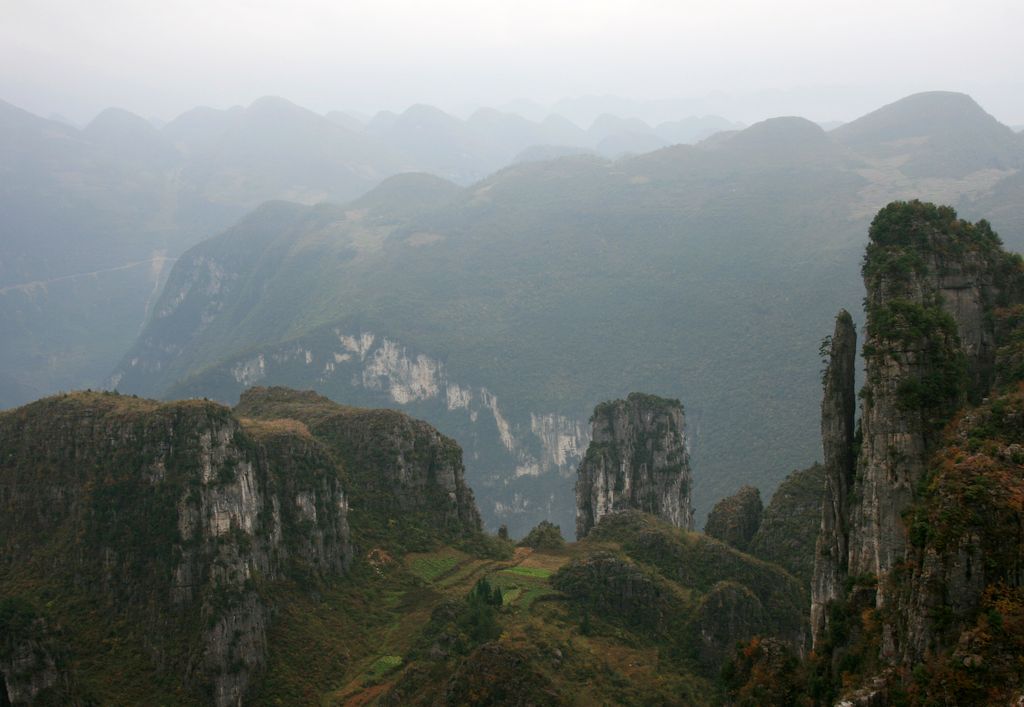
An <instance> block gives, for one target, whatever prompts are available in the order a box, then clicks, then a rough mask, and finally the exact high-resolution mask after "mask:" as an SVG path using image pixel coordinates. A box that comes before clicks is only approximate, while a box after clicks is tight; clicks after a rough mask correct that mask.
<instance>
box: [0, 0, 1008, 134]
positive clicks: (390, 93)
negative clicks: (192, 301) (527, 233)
mask: <svg viewBox="0 0 1024 707" xmlns="http://www.w3.org/2000/svg"><path fill="white" fill-rule="evenodd" d="M1021 28H1024V2H1021V1H1020V0H972V1H971V2H966V1H965V0H842V1H838V0H837V1H831V0H819V1H817V2H809V1H806V0H774V1H771V2H766V1H765V0H719V1H717V2H712V1H701V2H694V1H692V0H676V1H674V2H672V1H665V0H629V1H628V2H621V1H609V0H581V1H577V0H572V1H564V2H559V1H558V0H471V1H462V0H459V1H456V0H430V1H429V2H423V1H422V0H370V1H364V0H291V1H290V2H279V1H271V0H231V1H227V2H219V1H218V0H202V1H198V0H172V1H168V0H161V1H160V2H150V0H0V100H5V101H8V102H10V103H14V104H15V105H18V106H20V107H22V108H25V109H26V110H30V111H32V112H34V113H37V114H40V115H44V116H48V115H51V114H60V115H62V116H65V117H66V118H68V119H70V120H72V121H74V122H78V123H85V122H87V121H88V120H90V119H91V118H92V117H93V116H95V115H96V114H97V113H98V112H99V111H100V110H102V109H103V108H106V107H109V106H117V107H121V108H125V109H127V110H130V111H132V112H135V113H138V114H139V115H142V116H144V117H147V118H159V119H163V120H168V119H171V118H173V117H174V116H176V115H178V114H180V113H182V112H184V111H185V110H187V109H189V108H191V107H194V106H197V105H208V106H213V107H218V108H226V107H230V106H232V105H247V104H249V103H251V102H252V101H253V100H254V99H256V98H258V97H260V96H265V95H277V96H282V97H284V98H287V99H289V100H291V101H293V102H295V103H298V104H300V105H303V106H305V107H307V108H311V109H313V110H315V111H317V112H321V113H322V112H327V111H330V110H348V111H357V112H360V113H363V114H373V113H375V112H376V111H378V110H381V109H388V110H396V111H397V110H402V109H404V108H405V107H407V106H409V105H411V104H414V103H429V104H432V105H436V106H438V107H440V108H442V109H445V110H448V111H450V112H454V113H456V114H460V115H465V114H467V113H468V112H469V111H471V110H472V109H473V108H475V107H478V106H505V105H507V104H509V102H510V101H513V100H517V99H520V100H522V99H525V100H528V101H531V102H532V106H533V108H534V109H535V110H537V111H539V112H544V111H546V110H548V109H550V107H551V106H553V105H555V104H556V103H557V102H558V101H559V100H560V99H564V98H573V97H580V96H590V95H596V96H606V95H614V96H621V97H625V98H629V99H634V101H648V102H649V101H660V102H661V103H660V104H659V105H660V109H661V111H662V112H665V111H667V112H685V113H687V114H690V113H692V114H703V113H719V114H721V115H724V116H725V117H727V118H730V119H732V120H741V121H744V122H748V123H749V122H753V121H755V120H759V119H763V118H767V117H772V116H775V115H803V116H805V117H808V118H811V119H813V120H819V121H829V120H850V119H852V118H855V117H857V116H858V115H861V114H863V113H866V112H868V111H870V110H872V109H874V108H877V107H879V106H881V105H883V104H885V103H889V102H892V101H893V100H896V99H898V98H900V97H902V96H905V95H908V94H910V93H915V92H918V91H925V90H937V89H942V90H953V91H963V92H965V93H969V94H970V95H972V96H973V97H974V98H975V99H976V100H977V101H978V102H979V103H980V104H981V105H982V106H983V107H984V108H985V109H986V110H988V111H989V112H990V113H992V114H993V115H995V116H996V117H997V118H999V119H1000V120H1002V121H1003V122H1005V123H1008V124H1011V125H1016V124H1024V51H1021V48H1020V30H1021ZM521 105H526V104H521ZM648 107H650V106H648ZM643 110H645V109H644V107H643V105H641V104H639V103H637V104H636V106H635V112H637V113H640V112H642V111H643ZM584 112H585V111H584ZM581 115H582V114H581ZM641 117H645V116H643V115H641ZM675 117H684V115H682V114H681V115H677V116H675ZM584 127H585V126H584Z"/></svg>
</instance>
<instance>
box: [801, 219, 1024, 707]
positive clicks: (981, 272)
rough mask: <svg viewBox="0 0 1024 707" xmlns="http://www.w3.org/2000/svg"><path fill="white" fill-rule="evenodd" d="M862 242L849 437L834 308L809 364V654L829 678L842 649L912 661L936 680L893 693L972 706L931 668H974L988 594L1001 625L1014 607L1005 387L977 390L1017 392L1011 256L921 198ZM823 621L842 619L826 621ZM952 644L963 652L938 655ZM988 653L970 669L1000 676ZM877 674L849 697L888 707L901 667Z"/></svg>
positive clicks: (1012, 451) (1011, 424)
mask: <svg viewBox="0 0 1024 707" xmlns="http://www.w3.org/2000/svg"><path fill="white" fill-rule="evenodd" d="M870 239H871V242H870V244H869V246H868V249H867V254H866V257H865V260H864V266H863V275H864V283H865V287H866V290H867V297H866V299H865V309H866V312H867V326H866V342H865V344H864V350H863V353H864V359H865V363H866V374H867V375H866V382H865V385H864V388H863V390H862V391H861V394H860V397H861V399H862V409H861V420H860V428H859V430H857V431H856V432H854V431H853V412H852V403H851V401H852V380H853V373H852V364H853V353H852V347H853V343H852V342H853V331H852V327H851V326H849V324H848V323H847V322H846V321H845V320H846V317H844V314H845V313H841V314H840V317H839V320H838V321H837V326H836V334H835V335H834V336H833V337H832V342H831V347H830V352H829V354H830V355H829V364H828V368H827V370H826V373H825V397H824V400H823V403H822V441H823V446H824V449H825V471H826V493H825V497H824V503H823V507H822V525H821V528H822V533H821V536H820V538H819V542H818V547H817V553H816V563H815V571H814V581H813V587H812V591H813V602H812V620H813V630H814V641H815V647H816V649H819V651H820V652H821V653H822V654H823V656H825V658H826V660H829V661H830V665H827V666H826V668H825V672H828V671H829V670H831V671H832V672H833V673H834V674H837V673H838V672H839V671H840V670H841V668H840V667H839V666H840V665H841V664H843V662H844V661H845V663H846V664H850V662H851V661H852V660H853V659H854V658H856V660H857V661H858V662H860V663H861V670H862V674H863V675H871V674H872V673H874V674H876V675H882V674H883V671H884V669H885V667H886V666H890V667H895V668H901V669H904V670H905V671H909V670H910V669H911V668H913V667H915V666H918V665H920V667H919V668H918V670H924V671H925V672H929V671H930V672H932V673H933V674H937V675H943V681H942V682H941V684H940V683H936V685H931V684H929V681H928V680H923V679H922V680H920V681H919V682H918V685H917V687H912V688H911V690H910V692H909V693H908V694H910V695H911V697H913V698H915V699H912V700H911V701H912V702H914V701H917V699H918V698H920V699H921V701H924V702H927V701H928V700H927V699H924V696H926V695H930V694H932V693H931V690H933V689H934V688H936V687H938V689H939V690H940V692H939V693H937V694H939V695H941V699H940V700H939V701H944V702H946V703H959V704H972V703H975V702H976V699H979V698H977V696H975V697H971V696H970V695H969V694H968V693H967V692H964V691H963V690H961V687H962V685H961V686H958V685H957V684H956V679H951V677H950V675H949V674H946V673H943V672H942V671H944V670H947V668H946V667H942V666H943V665H945V663H944V661H947V660H950V659H951V658H954V657H955V658H956V661H959V663H958V665H959V669H960V670H963V669H967V670H972V669H974V668H977V667H978V666H980V665H981V663H982V662H983V659H982V658H981V657H979V656H980V655H981V653H983V651H982V649H978V648H974V649H972V648H970V644H971V642H972V641H974V642H977V641H976V639H975V638H972V637H971V635H970V631H969V628H970V626H971V624H972V622H974V621H975V619H977V618H978V616H979V612H981V611H982V610H983V609H984V607H985V606H986V602H989V605H990V606H995V605H996V603H997V602H999V601H1001V602H1003V603H1002V604H999V606H1000V607H1001V608H1000V610H999V611H998V612H997V613H1000V612H1002V613H1000V618H999V619H998V621H999V626H1004V624H1003V621H1004V618H1003V617H1004V616H1005V617H1010V616H1013V615H1014V612H1015V611H1016V609H1015V608H1014V607H1015V606H1016V605H1015V603H1014V601H1015V600H1009V599H1007V597H1006V596H1004V594H1006V592H1009V593H1010V594H1011V595H1012V594H1013V592H1014V591H1016V590H1015V589H1014V588H1015V587H1019V586H1020V584H1021V580H1022V577H1021V573H1020V569H1019V568H1020V563H1021V559H1020V558H1021V557H1022V552H1021V543H1020V537H1021V536H1020V530H1019V528H1020V517H1021V515H1020V513H1021V510H1024V508H1022V507H1021V504H1020V502H1019V501H1020V498H1024V496H1019V495H1018V494H1019V491H1018V489H1020V488H1021V475H1020V466H1019V461H1020V459H1019V458H1018V457H1019V455H1017V451H1016V450H1017V446H1015V445H1017V444H1018V441H1017V440H1018V439H1019V437H1020V434H1019V421H1020V419H1021V418H1020V415H1019V412H1016V410H1017V408H1018V406H1017V404H1016V402H1015V399H1014V398H1013V397H1012V391H1011V394H1010V397H1007V395H1008V394H1007V393H1006V392H1005V391H1003V392H1000V391H997V390H993V387H992V386H993V383H994V381H996V380H997V378H998V379H999V380H1001V385H1004V386H1005V385H1010V386H1011V387H1012V386H1015V385H1017V383H1016V382H1014V378H1013V374H1012V370H1014V369H1013V363H1012V361H1014V360H1016V358H1015V356H1017V354H1018V353H1019V351H1018V350H1017V348H1015V346H1014V345H1013V341H1014V339H1013V336H1014V335H1013V333H1012V332H1013V331H1020V330H1019V329H1016V330H1015V329H1014V328H1013V326H1012V325H1011V324H1008V321H1009V320H1013V319H1014V316H1013V315H1012V313H1013V312H1016V311H1020V309H1021V303H1022V302H1024V297H1022V293H1024V290H1022V282H1024V266H1022V264H1021V260H1020V258H1019V257H1017V256H1012V255H1010V254H1008V253H1006V252H1005V251H1003V250H1002V248H1001V244H1000V241H999V239H998V237H997V236H996V235H995V233H993V231H992V230H991V228H990V227H989V225H988V224H987V223H986V222H984V221H981V222H979V223H977V224H970V223H967V222H965V221H962V220H960V219H958V218H957V217H956V213H955V212H954V211H953V210H952V209H950V208H948V207H936V206H933V205H931V204H922V203H920V202H910V203H894V204H890V205H889V206H887V207H886V208H885V209H882V211H880V212H879V214H878V216H876V218H875V220H874V222H873V223H872V226H871V231H870ZM1008 312H1009V313H1010V315H1011V316H1007V313H1008ZM1018 338H1019V337H1018ZM1021 340H1024V339H1021ZM1018 380H1019V379H1018ZM996 394H998V397H997V398H996V399H995V400H991V401H990V400H989V396H993V395H996ZM979 403H980V406H978V405H979ZM972 405H973V406H976V407H972ZM964 406H966V412H960V413H959V415H960V416H959V417H955V416H956V415H957V413H958V410H963V409H964ZM951 420H952V423H951ZM950 423H951V424H950ZM851 441H852V442H853V449H854V454H855V455H856V456H855V458H854V457H853V456H851V453H850V451H849V450H850V448H851V447H850V442H851ZM1012 499H1017V500H1012ZM997 595H998V596H997ZM991 611H995V609H992V610H991ZM990 615H991V614H990ZM829 617H835V619H836V620H839V621H840V622H841V624H842V626H839V627H832V626H831V625H830V622H831V619H829ZM856 617H860V619H861V620H860V621H857V620H856ZM992 620H993V621H994V620H995V619H992ZM1005 620H1009V618H1006V619H1005ZM983 623H985V629H986V630H985V631H984V638H983V639H980V640H981V641H982V643H984V645H1003V646H1004V647H1005V646H1006V645H1009V644H1006V643H1002V644H1001V643H999V641H1000V640H1002V639H1001V638H1000V637H1001V636H1002V634H1003V633H1004V632H1005V631H1004V629H1002V628H999V629H996V628H995V627H994V626H993V625H990V624H989V623H988V619H984V620H983ZM979 630H981V629H979ZM1011 633H1012V632H1011ZM1007 640H1009V639H1007ZM1011 643H1012V641H1011ZM957 646H959V647H957ZM954 648H955V649H956V650H955V652H957V653H959V652H963V654H962V655H959V657H956V656H952V653H953V652H954ZM1015 650H1017V649H1016V648H1013V649H1007V650H1006V651H1004V653H1012V652H1013V651H1015ZM1018 652H1019V651H1018ZM990 657H991V656H990ZM926 660H927V661H929V662H927V663H925V664H922V661H926ZM984 660H988V658H986V659H984ZM999 660H1000V658H999V657H998V656H996V660H995V661H994V662H993V663H986V670H988V671H993V670H996V672H998V670H997V666H998V663H999ZM965 661H966V662H965ZM954 662H955V661H954ZM872 666H874V667H872ZM956 669H957V668H955V667H954V668H953V669H952V670H954V671H955V670H956ZM888 674H889V675H890V678H891V679H890V678H885V679H882V678H878V680H876V682H879V684H883V683H885V686H884V689H883V688H876V687H870V686H869V687H868V688H865V690H866V692H864V695H866V697H864V696H863V695H861V696H860V697H858V698H857V699H858V700H860V699H861V697H863V699H867V700H869V701H870V700H875V701H876V702H877V703H879V704H887V702H886V700H887V699H888V698H887V697H885V695H886V694H888V693H886V692H885V690H888V689H890V688H892V687H893V685H894V684H896V683H898V682H899V680H898V679H896V678H894V677H892V676H898V675H899V674H900V672H899V671H898V670H896V671H891V672H890V673H888ZM923 675H924V673H922V676H923ZM894 680H895V683H894V682H893V681H894ZM1000 680H1001V678H999V679H991V678H990V682H988V683H986V682H985V679H983V678H982V676H981V672H979V671H975V673H974V674H973V677H971V678H970V680H965V681H964V682H963V685H970V684H972V681H973V684H974V685H976V686H982V687H981V688H979V689H980V690H981V691H980V692H979V693H978V695H984V694H985V690H986V689H989V688H992V686H993V685H995V684H996V683H998V682H1000ZM869 682H870V681H869ZM890 683H891V684H890ZM871 684H874V683H871ZM986 684H987V685H988V687H984V686H985V685H986ZM897 688H898V689H899V690H903V689H905V686H903V687H901V686H897ZM897 688H894V689H897ZM942 690H945V692H942ZM858 694H860V693H858ZM893 694H895V693H893ZM992 694H994V693H992ZM951 699H952V702H949V700H951ZM986 699H990V697H982V698H980V700H981V702H982V703H983V702H984V700H986ZM862 701H863V700H862Z"/></svg>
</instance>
